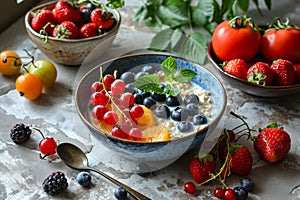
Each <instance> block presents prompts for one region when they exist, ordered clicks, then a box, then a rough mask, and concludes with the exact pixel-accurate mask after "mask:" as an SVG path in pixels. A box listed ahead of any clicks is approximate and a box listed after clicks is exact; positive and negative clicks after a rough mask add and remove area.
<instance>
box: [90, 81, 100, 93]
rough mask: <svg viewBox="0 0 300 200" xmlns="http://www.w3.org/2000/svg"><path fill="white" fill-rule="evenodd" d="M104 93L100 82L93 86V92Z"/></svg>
mask: <svg viewBox="0 0 300 200" xmlns="http://www.w3.org/2000/svg"><path fill="white" fill-rule="evenodd" d="M102 91H103V85H102V83H101V82H100V81H96V82H94V83H93V84H92V86H91V92H102Z"/></svg>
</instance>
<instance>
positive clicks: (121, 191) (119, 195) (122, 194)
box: [114, 187, 127, 200]
mask: <svg viewBox="0 0 300 200" xmlns="http://www.w3.org/2000/svg"><path fill="white" fill-rule="evenodd" d="M114 195H115V197H116V199H118V200H125V199H127V191H126V190H125V188H123V187H118V188H116V189H115V192H114Z"/></svg>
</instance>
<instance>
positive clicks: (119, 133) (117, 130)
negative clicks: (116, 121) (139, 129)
mask: <svg viewBox="0 0 300 200" xmlns="http://www.w3.org/2000/svg"><path fill="white" fill-rule="evenodd" d="M111 134H112V136H114V137H118V138H122V139H127V137H128V134H127V133H126V132H125V130H124V129H122V127H121V126H119V125H116V126H114V127H113V129H112V131H111Z"/></svg>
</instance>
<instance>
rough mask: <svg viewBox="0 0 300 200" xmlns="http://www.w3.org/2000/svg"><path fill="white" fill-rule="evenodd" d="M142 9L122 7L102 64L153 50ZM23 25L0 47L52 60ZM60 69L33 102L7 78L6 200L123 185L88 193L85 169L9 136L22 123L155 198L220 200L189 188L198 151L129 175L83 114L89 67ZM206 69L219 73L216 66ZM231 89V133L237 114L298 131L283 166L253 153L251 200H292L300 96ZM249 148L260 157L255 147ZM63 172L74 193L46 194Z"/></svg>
mask: <svg viewBox="0 0 300 200" xmlns="http://www.w3.org/2000/svg"><path fill="white" fill-rule="evenodd" d="M274 2H275V4H273V6H274V10H273V11H272V12H273V13H267V16H268V17H270V16H271V15H274V16H275V15H277V14H280V16H289V17H293V20H298V19H299V15H297V12H298V13H299V10H300V6H299V4H298V3H297V1H287V2H281V1H280V2H279V1H274ZM134 8H136V5H135V4H134V3H132V4H130V5H127V6H126V7H125V8H122V9H121V14H122V17H123V23H122V25H121V29H120V32H119V33H118V35H117V38H116V40H115V41H114V43H113V46H112V47H111V49H110V51H109V52H108V53H106V54H105V55H102V56H100V57H99V63H101V62H103V61H105V60H108V59H110V58H113V57H116V56H120V55H123V54H126V53H128V52H131V51H135V50H137V49H143V48H145V47H147V46H148V45H149V42H150V40H151V38H152V37H153V33H152V32H151V31H149V30H148V29H147V28H144V27H143V26H140V25H138V24H136V23H133V22H132V20H131V19H132V13H133V11H132V9H134ZM278 8H286V9H284V10H286V11H287V12H280V13H279V12H278V11H279V10H280V9H278ZM281 11H282V10H281ZM277 12H278V13H277ZM269 14H270V16H269ZM297 17H298V18H297ZM23 20H24V19H23V18H21V19H20V20H18V21H16V22H15V23H14V24H13V25H12V26H10V27H8V28H7V29H6V30H5V31H4V32H2V33H1V34H0V40H1V43H0V49H1V50H3V49H11V50H14V51H16V52H17V53H18V54H19V55H21V56H22V55H25V53H24V51H23V50H22V49H27V50H28V51H29V52H30V53H31V54H33V56H35V57H36V58H38V59H47V57H46V56H45V55H43V54H42V53H41V52H40V51H39V49H37V48H36V46H35V45H34V44H33V43H32V42H31V40H30V39H29V38H28V36H27V33H26V31H25V27H24V23H23ZM297 22H299V20H298V21H297ZM145 38H147V39H145ZM56 66H57V69H58V78H57V82H56V83H55V85H54V86H53V87H52V88H50V89H49V90H47V91H45V92H44V93H43V94H42V96H41V97H39V98H38V99H37V100H36V101H33V102H31V101H28V100H26V99H25V98H21V97H20V96H19V95H18V93H17V92H16V90H15V87H14V80H15V78H16V77H4V76H2V75H1V76H0V94H1V95H0V116H1V119H0V133H1V139H0V155H1V156H0V158H1V159H0V171H1V176H0V199H3V200H4V199H7V200H9V199H45V200H46V199H82V200H85V199H114V196H113V191H114V189H115V186H114V185H113V184H111V183H109V182H107V181H106V180H105V179H103V178H102V177H100V176H98V175H96V174H93V177H92V181H93V185H92V187H91V188H88V189H86V188H82V187H81V186H79V185H78V184H77V182H76V180H75V177H76V175H77V173H78V171H76V170H72V169H70V168H68V167H67V166H65V165H64V164H63V163H62V162H61V161H60V160H59V159H58V158H56V157H55V156H53V157H52V158H48V159H46V160H41V159H40V158H39V150H38V143H39V141H40V139H41V137H40V135H39V134H37V133H36V132H34V133H33V134H32V137H31V139H30V140H29V141H28V142H27V143H26V144H24V145H16V144H14V143H13V142H12V141H11V139H10V137H9V131H10V129H11V127H12V126H13V125H14V124H16V123H19V122H22V123H25V124H32V125H34V126H36V127H39V128H40V129H41V130H42V131H43V132H44V133H45V135H47V136H51V137H54V138H55V139H56V140H57V141H58V143H62V142H72V143H75V144H77V145H78V146H79V147H81V148H82V149H84V150H85V152H86V153H87V156H88V158H89V160H90V165H91V166H93V167H96V168H98V169H101V170H103V171H105V172H106V173H108V174H110V175H111V176H113V177H114V178H116V179H118V180H119V181H121V182H124V183H126V184H128V185H130V186H132V187H133V188H135V189H136V190H138V191H141V192H142V193H143V194H145V195H147V196H149V197H150V198H151V199H155V200H156V199H160V200H164V199H181V200H187V199H214V197H212V190H213V188H214V184H215V183H211V184H208V185H205V186H201V187H198V188H197V193H196V194H195V195H193V196H192V195H188V194H186V193H185V192H184V190H183V185H184V183H185V182H187V181H191V180H192V177H191V176H190V174H189V164H188V163H189V160H190V159H191V157H192V156H193V155H194V153H195V152H189V153H187V154H184V155H183V156H182V157H181V158H179V159H178V160H177V161H175V162H174V163H172V164H171V165H169V166H167V167H165V168H163V169H160V170H158V171H156V172H155V173H153V174H152V175H151V176H149V177H147V178H143V177H140V176H138V175H137V174H132V173H128V172H126V170H124V168H122V161H121V160H122V159H123V158H121V157H119V156H118V155H114V154H112V153H111V152H110V151H109V149H107V148H106V147H104V146H102V145H101V144H100V143H98V142H97V141H96V140H95V138H94V137H93V136H91V135H90V134H89V131H88V130H87V128H86V127H85V126H84V125H83V124H82V122H81V121H80V120H79V117H78V115H77V113H76V111H75V107H74V102H73V91H74V88H75V86H76V80H78V79H79V78H80V75H81V74H82V73H84V72H85V71H87V70H88V68H89V66H81V67H80V68H78V67H67V66H62V65H59V64H56ZM205 66H206V67H211V65H210V64H209V63H207V64H206V65H205ZM90 67H92V66H90ZM74 77H75V78H74ZM224 84H225V86H226V89H227V93H228V109H227V111H226V115H225V124H224V126H225V127H226V128H233V127H235V126H236V125H237V124H239V121H238V120H237V119H235V118H233V117H232V116H231V115H230V114H229V112H230V111H234V112H235V113H237V114H239V115H241V116H242V117H244V119H245V120H246V121H247V122H248V124H249V125H250V127H252V128H253V129H256V130H257V129H258V128H259V127H264V126H265V125H266V124H269V123H271V122H278V123H279V124H281V125H283V126H284V128H285V130H286V131H287V132H289V133H290V135H291V138H292V147H291V151H290V153H289V155H288V156H287V157H286V159H285V160H283V161H282V162H280V163H277V164H273V165H270V164H267V163H266V162H264V161H261V160H260V159H259V158H258V157H257V155H255V154H253V155H254V165H253V170H252V172H251V174H250V177H251V178H252V179H253V180H254V181H255V182H256V189H255V191H254V192H252V193H250V194H249V195H250V197H249V199H258V200H260V199H261V200H268V199H287V198H288V193H289V192H290V191H291V189H292V188H293V187H294V186H296V185H298V184H300V173H299V172H300V148H299V147H300V135H299V134H300V120H299V119H300V106H299V105H300V94H295V95H292V96H286V97H282V98H259V97H254V96H250V95H248V94H245V93H243V92H241V91H239V90H236V89H234V88H231V87H230V85H229V84H227V83H226V82H225V83H224ZM246 145H248V146H249V148H250V149H251V150H252V151H253V148H252V146H251V145H249V143H247V144H246ZM57 170H59V171H62V172H64V173H65V174H66V176H67V178H68V182H69V187H68V190H67V191H66V192H64V193H62V194H60V195H57V196H54V197H52V196H48V195H47V194H46V193H45V192H43V190H42V187H41V184H42V181H43V180H44V179H45V178H46V177H47V176H48V175H49V174H50V173H51V172H52V171H57ZM227 183H228V185H229V186H230V187H235V186H237V185H239V177H237V176H234V175H232V176H230V177H229V178H228V179H227Z"/></svg>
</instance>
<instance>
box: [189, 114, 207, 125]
mask: <svg viewBox="0 0 300 200" xmlns="http://www.w3.org/2000/svg"><path fill="white" fill-rule="evenodd" d="M192 121H193V124H194V125H196V126H197V125H202V124H206V123H207V118H206V117H205V115H203V114H198V115H194V116H193V119H192Z"/></svg>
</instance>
